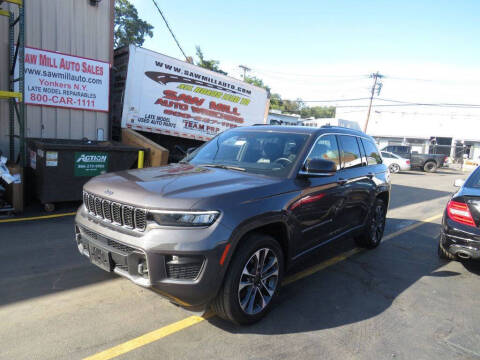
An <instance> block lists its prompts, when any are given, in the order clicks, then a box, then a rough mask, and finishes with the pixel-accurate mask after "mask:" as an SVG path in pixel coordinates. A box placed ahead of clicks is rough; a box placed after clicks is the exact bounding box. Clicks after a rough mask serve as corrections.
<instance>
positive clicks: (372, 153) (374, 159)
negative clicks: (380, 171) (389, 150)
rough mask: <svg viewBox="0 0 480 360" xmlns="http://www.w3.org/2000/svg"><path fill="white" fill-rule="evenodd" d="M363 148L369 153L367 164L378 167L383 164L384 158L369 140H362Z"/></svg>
mask: <svg viewBox="0 0 480 360" xmlns="http://www.w3.org/2000/svg"><path fill="white" fill-rule="evenodd" d="M362 142H363V147H364V148H365V152H366V153H367V164H368V165H376V164H381V163H382V158H381V157H380V154H379V152H378V149H377V146H376V145H375V144H374V143H373V142H371V141H370V140H367V139H362Z"/></svg>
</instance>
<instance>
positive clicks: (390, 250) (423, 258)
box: [209, 219, 458, 335]
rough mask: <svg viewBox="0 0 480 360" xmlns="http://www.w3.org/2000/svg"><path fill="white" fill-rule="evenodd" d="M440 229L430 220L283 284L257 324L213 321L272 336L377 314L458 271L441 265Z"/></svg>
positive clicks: (343, 246) (344, 244)
mask: <svg viewBox="0 0 480 360" xmlns="http://www.w3.org/2000/svg"><path fill="white" fill-rule="evenodd" d="M389 221H390V222H395V221H403V220H402V219H400V220H397V219H390V220H389ZM393 225H395V224H393ZM439 231H440V225H439V224H433V223H425V224H423V225H422V226H421V227H420V228H418V229H416V230H415V232H413V231H411V232H407V233H405V234H402V235H400V236H397V237H396V238H393V239H390V240H388V241H385V242H383V243H382V244H381V245H380V246H379V247H378V248H376V249H374V250H366V251H363V252H361V253H359V254H356V255H354V256H352V257H351V258H348V259H347V260H345V261H342V262H340V263H337V264H335V265H333V266H331V267H329V268H326V269H325V270H322V271H320V272H318V273H315V274H313V275H311V276H309V277H306V278H303V279H301V280H299V281H296V282H294V283H292V284H289V285H287V286H285V287H283V288H282V289H281V292H280V296H279V299H278V301H277V303H276V304H274V308H273V309H272V311H271V313H270V314H269V315H268V316H267V317H266V318H265V319H263V320H262V321H261V322H259V323H257V324H254V325H252V326H247V327H240V326H235V325H233V324H230V323H229V322H226V321H223V320H222V319H219V318H212V319H210V320H209V321H210V322H211V323H212V324H214V325H215V326H217V327H219V328H221V329H223V330H226V331H229V332H231V333H240V334H242V333H255V334H266V335H271V334H289V333H298V332H308V331H315V330H320V329H327V328H335V327H339V326H343V325H348V324H352V323H356V322H359V321H363V320H366V319H369V318H372V317H375V316H377V315H379V314H380V313H382V312H384V311H385V310H387V309H388V308H389V307H390V306H391V305H392V302H393V301H394V300H395V299H396V298H397V297H398V296H399V295H400V294H402V293H403V292H404V291H405V290H406V289H408V288H409V287H410V286H412V285H413V284H415V283H416V282H417V281H419V280H420V279H421V278H422V277H425V276H436V277H452V276H457V275H458V273H456V272H453V271H442V270H439V268H440V267H442V266H443V265H445V262H444V261H442V260H440V259H438V257H437V240H436V236H437V234H438V232H439ZM413 234H414V235H413ZM354 246H355V245H354V242H353V241H352V239H347V240H343V241H339V242H338V243H337V244H335V245H334V246H329V247H328V248H327V247H325V248H324V249H323V250H320V251H319V252H318V253H317V254H315V255H314V256H313V257H311V258H310V259H308V260H307V261H306V263H308V264H304V266H305V267H308V266H311V265H312V262H313V263H318V262H321V261H323V260H325V259H326V258H330V257H332V256H334V255H336V254H339V253H342V252H344V251H346V250H347V249H349V248H353V247H354ZM296 270H298V269H296Z"/></svg>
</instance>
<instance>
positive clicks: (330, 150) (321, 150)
mask: <svg viewBox="0 0 480 360" xmlns="http://www.w3.org/2000/svg"><path fill="white" fill-rule="evenodd" d="M312 159H325V160H331V161H333V162H334V163H335V164H337V170H338V169H340V159H339V154H338V145H337V139H336V137H335V135H325V136H321V137H319V138H318V140H317V141H316V143H315V145H314V146H313V148H312V150H311V152H310V154H309V155H308V157H307V159H306V160H312Z"/></svg>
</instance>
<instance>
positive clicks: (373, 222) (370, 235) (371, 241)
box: [355, 198, 387, 249]
mask: <svg viewBox="0 0 480 360" xmlns="http://www.w3.org/2000/svg"><path fill="white" fill-rule="evenodd" d="M386 217H387V206H386V204H385V202H384V201H383V200H382V199H378V198H377V199H376V200H375V203H374V204H373V206H372V209H371V210H370V214H369V216H368V221H367V224H366V225H365V228H364V230H363V232H362V233H361V234H360V235H358V236H356V237H355V242H356V243H357V245H358V246H361V247H364V248H368V249H373V248H376V247H377V246H378V245H380V242H381V240H382V236H383V232H384V230H385V222H386Z"/></svg>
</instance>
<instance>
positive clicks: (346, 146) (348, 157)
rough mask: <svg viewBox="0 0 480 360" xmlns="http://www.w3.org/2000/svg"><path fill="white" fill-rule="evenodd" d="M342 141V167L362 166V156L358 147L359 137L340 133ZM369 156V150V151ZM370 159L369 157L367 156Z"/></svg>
mask: <svg viewBox="0 0 480 360" xmlns="http://www.w3.org/2000/svg"><path fill="white" fill-rule="evenodd" d="M338 140H339V143H340V158H341V160H342V168H344V169H345V168H351V167H356V166H362V158H361V155H360V149H359V148H358V143H357V139H356V137H355V136H347V135H339V136H338ZM367 156H368V152H367ZM367 160H368V157H367Z"/></svg>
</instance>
